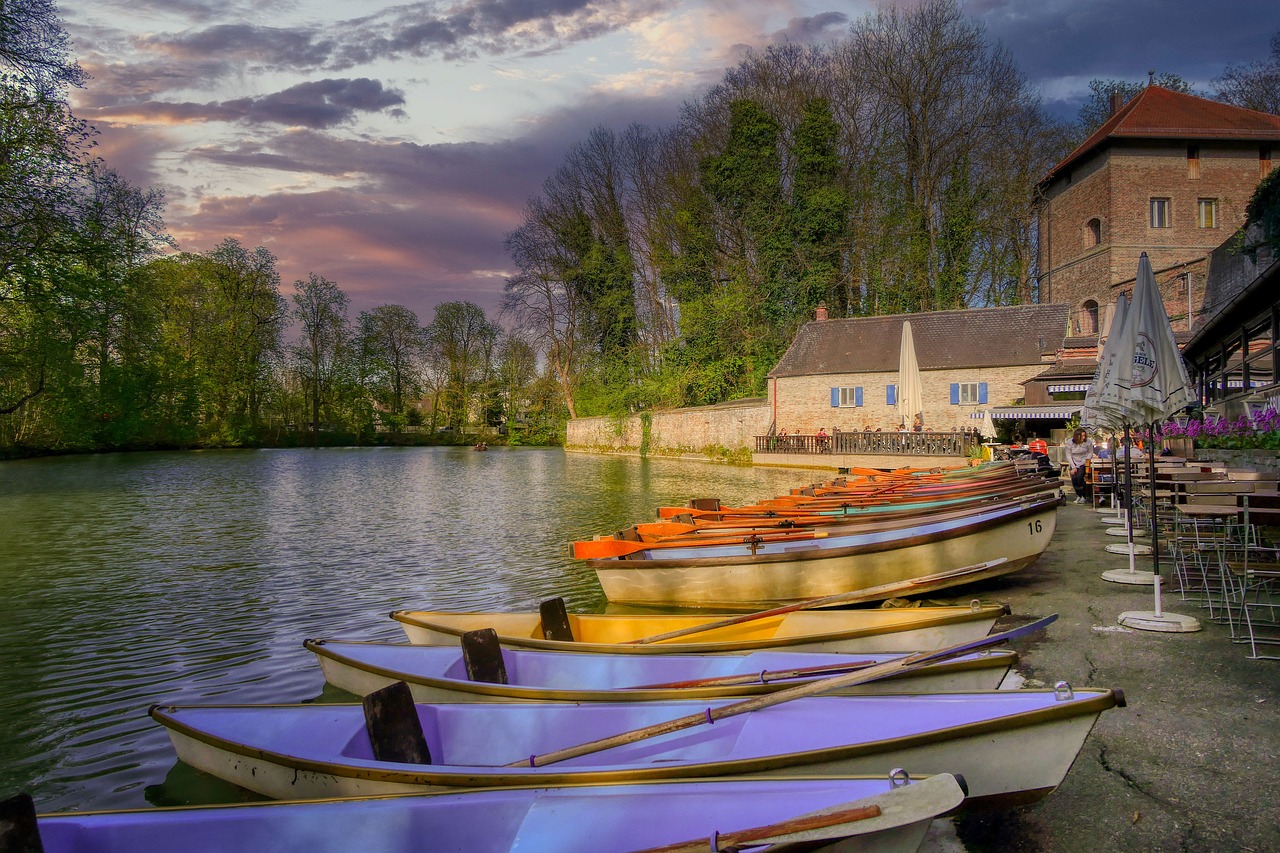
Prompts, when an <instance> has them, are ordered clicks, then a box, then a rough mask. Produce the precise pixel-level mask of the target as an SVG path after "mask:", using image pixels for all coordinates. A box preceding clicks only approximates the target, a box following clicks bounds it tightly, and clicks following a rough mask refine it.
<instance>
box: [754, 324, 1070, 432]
mask: <svg viewBox="0 0 1280 853" xmlns="http://www.w3.org/2000/svg"><path fill="white" fill-rule="evenodd" d="M1068 313H1069V309H1068V306H1066V305H1015V306H1010V307H1005V308H974V309H968V310H962V311H933V312H929V313H922V314H898V315H889V316H881V317H857V318H853V319H840V320H833V319H828V318H827V312H826V309H825V308H819V309H818V312H817V317H816V319H814V320H813V321H812V322H810V323H807V324H805V325H804V326H803V327H802V328H801V329H800V331H799V333H798V334H797V335H796V338H795V340H794V341H792V343H791V346H790V347H789V348H788V349H787V352H786V354H785V355H783V357H782V359H781V360H780V361H779V362H778V364H777V366H776V367H774V369H773V371H772V372H771V373H770V374H769V406H770V414H771V419H772V422H773V429H774V431H777V430H782V429H785V430H786V431H787V432H789V433H793V434H794V433H810V434H811V433H816V432H817V431H818V429H819V428H822V429H826V430H827V431H828V432H830V431H831V430H832V429H838V430H841V431H855V430H862V429H864V428H870V429H872V430H875V429H881V430H886V431H887V430H893V429H897V428H898V426H899V424H900V420H901V419H900V417H899V414H898V410H897V390H898V385H899V383H900V379H899V376H898V355H899V349H900V345H901V341H902V324H903V322H904V321H906V320H910V321H911V329H912V336H913V338H914V340H915V348H916V360H917V361H918V362H919V365H920V374H921V380H922V383H923V386H924V394H923V398H924V424H925V427H926V428H928V429H930V430H933V431H937V432H945V431H954V430H966V431H967V430H971V429H973V428H974V427H975V425H976V423H975V420H974V416H975V415H978V414H980V413H981V411H982V410H983V409H991V410H992V411H993V414H995V416H996V417H1006V418H1028V417H1036V416H1041V417H1048V418H1051V419H1054V420H1064V419H1065V418H1067V417H1070V414H1071V413H1072V412H1073V411H1074V410H1078V409H1079V404H1074V405H1073V404H1066V405H1056V406H1055V405H1052V404H1051V405H1047V406H1041V407H1038V411H1032V410H1031V409H1028V408H1025V407H1016V408H1014V409H1012V410H1007V409H1008V407H1010V406H1013V405H1014V404H1015V403H1020V402H1021V401H1022V399H1023V397H1024V387H1023V383H1025V382H1026V381H1027V380H1029V379H1031V378H1032V377H1034V376H1037V375H1038V374H1041V373H1042V372H1043V371H1045V370H1046V369H1047V368H1049V367H1050V365H1052V364H1053V363H1054V360H1055V357H1056V355H1057V353H1058V351H1059V350H1060V349H1061V348H1062V346H1063V340H1064V336H1065V332H1066V329H1067V317H1068ZM1090 373H1091V374H1092V369H1090Z"/></svg>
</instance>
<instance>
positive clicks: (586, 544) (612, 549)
mask: <svg viewBox="0 0 1280 853" xmlns="http://www.w3.org/2000/svg"><path fill="white" fill-rule="evenodd" d="M826 535H827V534H826V533H825V532H822V531H813V530H797V531H794V532H791V531H789V532H786V533H752V534H744V535H741V536H714V537H701V538H699V539H669V540H663V541H661V542H628V541H626V540H623V539H594V540H586V541H582V542H574V543H572V545H570V549H571V551H570V552H571V553H572V555H573V556H574V558H576V559H579V560H598V559H602V558H607V557H625V556H627V555H628V554H635V553H638V552H640V551H648V550H650V549H651V548H687V547H690V546H706V545H764V544H767V543H769V542H791V541H796V540H802V539H824V538H826Z"/></svg>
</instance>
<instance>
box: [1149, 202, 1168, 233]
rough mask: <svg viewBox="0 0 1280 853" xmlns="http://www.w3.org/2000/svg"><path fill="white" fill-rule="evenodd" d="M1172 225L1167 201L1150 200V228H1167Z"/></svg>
mask: <svg viewBox="0 0 1280 853" xmlns="http://www.w3.org/2000/svg"><path fill="white" fill-rule="evenodd" d="M1172 224H1173V223H1172V220H1171V219H1170V216H1169V199H1167V198H1153V199H1151V227H1152V228H1169V227H1171V226H1172Z"/></svg>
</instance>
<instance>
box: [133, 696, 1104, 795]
mask: <svg viewBox="0 0 1280 853" xmlns="http://www.w3.org/2000/svg"><path fill="white" fill-rule="evenodd" d="M1046 694H1048V695H1047V696H1046ZM1053 694H1054V691H1026V690H1019V691H993V692H989V693H964V694H932V695H928V696H847V697H809V698H804V699H797V700H794V701H792V702H788V703H785V704H782V705H777V706H774V707H772V708H767V709H764V710H760V711H753V712H750V713H747V714H742V715H740V716H736V717H730V718H722V719H719V720H717V721H716V722H715V724H714V725H701V726H697V727H694V728H689V729H682V730H680V731H675V732H669V733H667V734H664V735H659V736H656V737H652V738H646V739H643V740H640V741H637V742H633V743H629V744H625V745H620V746H615V747H613V748H611V749H608V750H605V751H603V752H597V753H590V754H587V755H584V756H579V757H576V758H571V759H568V760H566V761H563V762H560V763H556V764H551V765H547V766H528V765H527V764H525V763H524V762H523V760H522V759H520V756H521V755H525V756H530V757H532V756H534V755H542V754H546V753H548V752H551V751H554V750H557V749H561V748H564V747H567V746H571V745H573V744H577V743H582V742H588V741H592V740H594V739H595V738H597V737H607V736H611V735H616V734H620V733H622V732H628V731H633V730H635V729H638V728H642V727H643V726H645V725H651V724H655V723H662V722H665V721H667V720H672V719H679V718H682V717H684V716H686V715H689V714H699V715H700V714H703V713H705V711H706V709H707V708H708V707H709V706H708V704H707V703H696V702H645V703H624V704H601V705H569V704H566V705H547V704H541V705H537V704H523V705H503V704H497V705H434V706H432V705H419V706H417V708H418V713H419V716H420V718H421V719H422V720H423V721H424V726H423V728H424V731H425V732H426V733H427V740H428V742H429V744H430V745H431V752H432V754H433V755H438V756H439V760H440V761H441V762H442V763H440V764H432V765H407V764H395V763H390V762H379V761H374V760H373V759H372V753H371V751H370V746H369V738H368V735H367V734H366V733H365V731H364V728H363V712H362V709H361V708H360V706H358V705H355V706H344V705H306V706H258V707H247V706H222V707H218V706H211V707H203V708H199V707H188V708H174V707H167V708H164V707H161V708H153V709H152V712H151V713H152V716H153V717H154V718H155V719H156V720H157V721H159V722H160V723H162V724H163V725H165V726H166V727H167V728H169V731H170V736H171V738H172V740H173V744H174V748H175V750H176V751H177V753H178V757H179V758H181V759H182V760H183V761H184V762H186V763H187V764H190V765H192V766H194V767H196V768H197V769H200V770H203V771H205V772H207V773H211V774H213V775H215V776H219V777H221V778H223V779H225V780H227V781H230V782H233V783H235V784H237V785H240V786H242V787H245V788H248V789H249V790H252V791H256V792H258V793H260V794H264V795H266V796H269V797H274V798H277V799H311V798H325V797H335V796H340V797H350V796H368V795H376V794H390V793H411V792H415V791H426V790H433V789H439V788H447V787H494V786H509V785H520V784H525V785H527V784H533V783H534V782H535V781H536V783H538V784H544V785H565V784H607V783H613V782H642V781H659V780H663V779H675V778H695V777H707V776H734V777H777V778H791V777H797V776H804V775H809V774H813V773H819V774H824V775H858V774H868V773H869V774H872V775H874V774H879V773H886V772H887V771H888V769H889V768H893V767H906V768H914V769H913V770H912V771H911V772H913V773H935V772H954V773H959V774H962V775H963V776H964V777H965V779H966V781H967V783H968V786H969V802H970V803H971V804H976V805H983V806H987V805H991V806H1005V805H1010V804H1017V803H1025V802H1031V801H1034V800H1036V799H1039V798H1040V797H1043V796H1045V795H1046V794H1048V793H1049V792H1050V791H1052V790H1053V789H1054V788H1055V787H1057V785H1058V784H1059V783H1060V782H1061V781H1062V779H1063V778H1064V777H1065V775H1066V773H1067V771H1068V770H1069V769H1070V767H1071V763H1072V761H1074V759H1075V756H1076V754H1077V753H1078V752H1079V750H1080V748H1081V746H1082V745H1083V743H1084V739H1085V737H1086V736H1087V735H1088V733H1089V731H1090V729H1091V728H1092V727H1093V724H1094V722H1095V721H1096V720H1097V717H1098V715H1099V714H1100V713H1101V712H1102V711H1103V710H1105V709H1107V708H1110V707H1112V706H1113V705H1115V704H1118V703H1120V702H1121V700H1120V698H1119V697H1118V694H1116V693H1115V692H1113V691H1109V690H1107V691H1097V690H1090V691H1077V692H1076V693H1075V694H1074V695H1068V696H1062V695H1059V696H1058V697H1057V698H1055V697H1054V695H1053ZM717 704H720V703H711V704H710V707H716V706H717ZM507 761H514V762H515V763H516V764H517V765H519V766H511V765H510V764H506V763H505V762H507ZM943 767H947V768H949V770H943V769H942V768H943Z"/></svg>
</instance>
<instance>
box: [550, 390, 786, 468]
mask: <svg viewBox="0 0 1280 853" xmlns="http://www.w3.org/2000/svg"><path fill="white" fill-rule="evenodd" d="M770 421H771V417H770V408H769V405H768V403H767V401H765V400H763V399H759V398H756V399H750V400H739V401H735V402H730V403H721V404H719V405H715V406H699V407H697V408H689V409H672V410H670V411H665V412H652V413H648V412H646V413H643V414H639V415H632V416H630V417H625V418H614V417H596V418H577V419H575V420H572V421H570V422H569V426H568V431H567V434H566V436H565V449H566V450H588V451H592V452H596V453H622V454H627V455H639V456H668V457H687V458H697V459H723V460H725V461H732V462H744V463H746V462H750V461H751V449H752V448H753V447H755V437H756V436H757V435H764V434H765V433H767V432H768V431H769V423H770Z"/></svg>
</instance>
